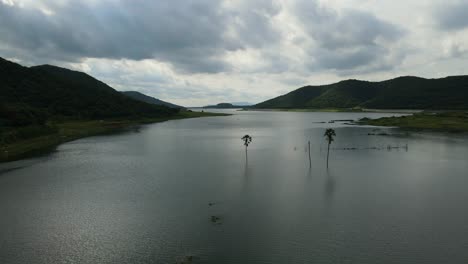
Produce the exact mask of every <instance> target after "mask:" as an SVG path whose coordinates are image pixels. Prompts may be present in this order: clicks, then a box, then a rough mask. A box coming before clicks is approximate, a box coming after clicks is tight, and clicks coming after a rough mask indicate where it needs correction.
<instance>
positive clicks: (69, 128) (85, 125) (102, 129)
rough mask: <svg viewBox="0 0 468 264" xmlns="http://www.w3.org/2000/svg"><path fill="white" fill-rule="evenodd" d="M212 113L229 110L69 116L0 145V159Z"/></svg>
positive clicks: (51, 149)
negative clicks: (43, 130)
mask: <svg viewBox="0 0 468 264" xmlns="http://www.w3.org/2000/svg"><path fill="white" fill-rule="evenodd" d="M212 116H229V114H222V113H211V112H195V111H193V112H189V111H184V112H181V113H178V114H176V115H174V116H168V117H158V118H138V119H109V120H72V121H64V122H53V123H51V124H49V126H50V127H53V128H54V129H55V132H54V133H50V134H45V135H39V136H35V137H31V138H27V139H22V140H18V141H15V142H12V143H8V144H5V145H2V146H1V148H0V151H1V153H0V163H6V162H11V161H17V160H22V159H26V158H31V157H35V156H40V155H42V154H46V153H49V152H51V151H53V150H54V149H55V148H56V147H57V146H59V145H61V144H63V143H67V142H71V141H74V140H77V139H81V138H86V137H91V136H98V135H106V134H115V133H119V132H124V131H127V130H128V129H131V128H134V127H138V126H141V125H145V124H154V123H161V122H165V121H170V120H179V119H189V118H200V117H212Z"/></svg>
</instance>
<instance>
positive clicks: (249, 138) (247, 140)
mask: <svg viewBox="0 0 468 264" xmlns="http://www.w3.org/2000/svg"><path fill="white" fill-rule="evenodd" d="M241 139H242V141H244V146H245V161H246V162H247V147H248V146H249V144H250V143H251V142H252V137H251V136H249V135H245V136H243V137H242V138H241Z"/></svg>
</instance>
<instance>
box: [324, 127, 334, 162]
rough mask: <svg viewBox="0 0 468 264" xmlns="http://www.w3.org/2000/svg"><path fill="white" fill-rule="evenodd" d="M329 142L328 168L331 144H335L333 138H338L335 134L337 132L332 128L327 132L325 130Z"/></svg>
mask: <svg viewBox="0 0 468 264" xmlns="http://www.w3.org/2000/svg"><path fill="white" fill-rule="evenodd" d="M324 136H325V138H326V140H327V142H328V149H327V168H328V157H329V155H330V145H331V143H332V142H333V140H334V139H333V137H335V136H336V134H335V130H334V129H332V128H328V129H327V130H325V134H324Z"/></svg>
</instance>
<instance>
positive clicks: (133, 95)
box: [122, 91, 184, 108]
mask: <svg viewBox="0 0 468 264" xmlns="http://www.w3.org/2000/svg"><path fill="white" fill-rule="evenodd" d="M122 93H123V94H125V95H126V96H129V97H131V98H133V99H135V100H138V101H142V102H145V103H148V104H154V105H164V106H167V107H170V108H184V107H183V106H180V105H176V104H172V103H169V102H166V101H163V100H159V99H157V98H154V97H151V96H148V95H146V94H142V93H140V92H137V91H125V92H122Z"/></svg>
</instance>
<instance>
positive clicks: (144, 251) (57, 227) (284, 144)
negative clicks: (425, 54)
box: [0, 111, 468, 264]
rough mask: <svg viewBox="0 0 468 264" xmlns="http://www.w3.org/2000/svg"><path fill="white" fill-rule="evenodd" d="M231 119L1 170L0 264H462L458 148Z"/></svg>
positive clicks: (467, 226)
mask: <svg viewBox="0 0 468 264" xmlns="http://www.w3.org/2000/svg"><path fill="white" fill-rule="evenodd" d="M233 113H234V115H232V116H228V117H210V118H200V119H189V120H176V121H169V122H165V123H159V124H153V125H148V126H144V127H142V128H141V129H139V130H138V131H130V132H127V133H123V134H119V135H113V136H99V137H91V138H85V139H81V140H77V141H74V142H70V143H67V144H64V145H61V146H60V147H58V149H57V151H56V152H54V153H52V154H51V155H48V156H46V157H41V158H37V159H32V160H26V161H20V162H14V163H7V164H0V170H1V171H2V172H1V174H0V212H1V213H0V214H1V215H0V263H2V264H10V263H11V264H13V263H14V264H16V263H18V264H24V263H32V264H33V263H44V264H55V263H90V264H91V263H93V264H95V263H132V264H133V263H136V264H138V263H178V262H181V261H184V257H185V256H193V263H235V264H239V263H359V264H362V263H372V264H374V263H424V264H427V263H437V264H440V263H468V209H467V205H466V203H467V201H468V162H467V157H468V136H466V135H460V134H458V135H457V134H437V133H410V134H408V133H405V132H402V131H400V130H398V129H391V128H375V127H356V126H351V125H346V124H344V123H342V122H335V123H320V122H328V121H330V120H336V119H357V118H361V117H364V116H368V117H378V116H385V115H391V114H381V113H379V114H377V113H374V114H369V113H281V112H234V111H233ZM328 127H333V128H335V130H336V134H337V137H336V141H335V142H334V143H333V145H332V150H331V153H330V168H329V169H328V170H327V169H326V168H325V165H326V162H325V158H326V142H325V140H324V138H323V132H324V130H325V128H328ZM244 134H250V135H251V136H252V137H253V142H252V144H251V145H250V146H249V151H248V154H249V156H248V164H246V162H245V153H244V147H243V145H242V142H241V140H240V138H241V137H242V136H243V135H244ZM369 134H371V135H369ZM372 134H375V135H372ZM378 134H387V135H378ZM309 140H310V142H311V149H312V150H311V156H312V166H311V168H309V161H308V154H307V152H306V149H307V141H309ZM389 146H390V147H391V148H388V147H389ZM406 146H407V148H406ZM210 203H212V204H211V205H210ZM212 216H217V217H220V221H219V223H212V222H211V217H212Z"/></svg>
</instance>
